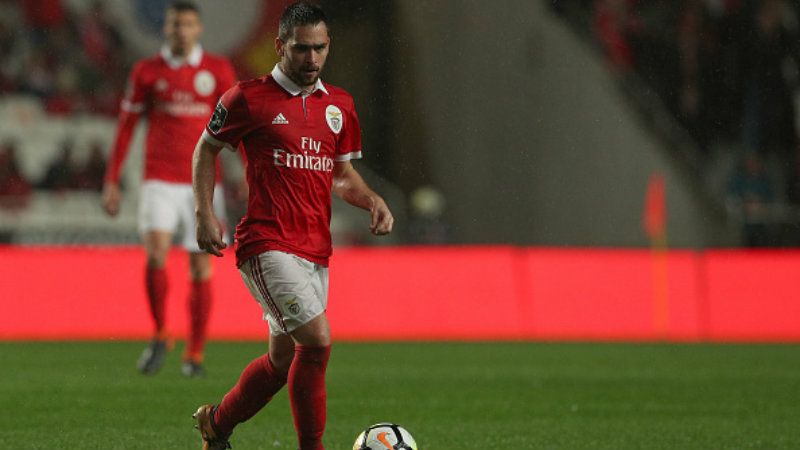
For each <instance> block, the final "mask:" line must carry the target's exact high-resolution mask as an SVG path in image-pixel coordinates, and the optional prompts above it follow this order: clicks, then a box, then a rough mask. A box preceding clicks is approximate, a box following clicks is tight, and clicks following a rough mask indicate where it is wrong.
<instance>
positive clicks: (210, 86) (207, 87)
mask: <svg viewBox="0 0 800 450" xmlns="http://www.w3.org/2000/svg"><path fill="white" fill-rule="evenodd" d="M216 87H217V80H216V79H215V78H214V75H212V74H211V72H209V71H207V70H201V71H199V72H197V74H195V76H194V90H195V92H197V93H198V94H200V95H202V96H207V95H211V94H212V93H213V92H214V89H215V88H216Z"/></svg>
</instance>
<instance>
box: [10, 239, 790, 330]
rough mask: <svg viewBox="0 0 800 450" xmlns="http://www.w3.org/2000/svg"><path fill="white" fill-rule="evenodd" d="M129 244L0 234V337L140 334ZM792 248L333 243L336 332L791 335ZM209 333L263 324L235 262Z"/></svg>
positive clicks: (175, 256)
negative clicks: (23, 242)
mask: <svg viewBox="0 0 800 450" xmlns="http://www.w3.org/2000/svg"><path fill="white" fill-rule="evenodd" d="M143 263H144V255H143V253H142V250H141V249H139V248H138V247H114V248H97V247H91V248H82V247H74V248H70V247H66V248H64V247H62V248H20V247H0V307H2V311H3V313H2V314H0V339H66V338H69V339H107V338H115V339H130V338H136V339H139V338H146V337H148V336H149V334H150V332H151V329H150V326H149V319H148V312H147V305H146V301H145V299H144V288H143V278H144V272H143ZM798 269H800V252H797V251H733V250H730V251H729V250H720V251H706V252H692V251H680V250H675V251H670V252H668V253H660V254H656V253H652V252H650V251H648V250H618V249H615V250H608V249H542V248H515V247H458V248H456V247H452V248H442V247H427V248H423V247H419V248H378V249H374V248H371V249H366V248H347V249H345V248H340V249H337V250H336V252H335V254H334V258H333V262H332V265H331V294H330V304H329V306H330V308H329V311H328V312H329V317H330V319H331V323H332V326H333V330H334V335H335V337H336V338H337V339H353V340H355V339H380V340H385V339H571V340H572V339H589V340H619V339H625V340H661V339H666V340H681V341H683V340H689V341H697V340H748V341H798V340H800V302H799V301H798V294H797V292H798V286H797V285H798V282H797V281H796V280H797V279H798V277H797V273H798V272H800V270H798ZM215 272H216V275H215V280H214V295H215V299H216V303H215V305H214V312H213V314H212V319H211V325H210V327H211V330H210V334H211V337H212V338H223V339H262V338H264V337H265V336H266V333H267V329H266V325H264V324H263V322H262V321H261V318H260V315H261V310H260V308H259V306H258V305H257V303H256V302H255V301H254V300H252V298H251V297H250V295H249V293H248V292H247V290H246V288H245V287H244V284H243V283H242V281H241V279H240V278H239V274H238V272H237V271H236V268H235V267H234V264H233V257H232V255H230V254H228V255H226V257H225V258H223V259H221V260H218V261H217V262H216V264H215ZM169 276H170V279H169V280H170V291H169V303H168V318H167V320H168V323H169V325H170V328H171V329H172V330H173V332H174V334H175V335H176V336H178V337H182V336H184V335H185V332H186V322H187V321H186V313H185V309H186V302H185V299H186V296H187V288H188V285H187V280H188V274H187V259H186V256H185V254H183V252H180V251H175V252H173V253H172V254H171V255H170V261H169Z"/></svg>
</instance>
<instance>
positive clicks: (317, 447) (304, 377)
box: [288, 313, 331, 450]
mask: <svg viewBox="0 0 800 450" xmlns="http://www.w3.org/2000/svg"><path fill="white" fill-rule="evenodd" d="M292 338H293V339H294V341H295V343H296V346H295V355H294V360H293V362H292V366H291V368H290V369H289V379H288V383H289V400H290V401H291V404H292V417H293V418H294V427H295V430H296V431H297V438H298V441H299V442H300V450H321V449H323V448H324V447H323V446H322V435H323V433H324V432H325V422H326V415H327V413H326V410H327V407H326V403H327V393H326V391H325V372H326V369H327V367H328V358H329V357H330V353H331V332H330V326H329V325H328V319H327V317H326V316H325V313H322V314H320V315H318V316H317V317H315V318H314V319H313V320H311V321H310V322H308V323H306V324H305V325H302V326H300V327H298V328H297V329H295V330H294V331H292Z"/></svg>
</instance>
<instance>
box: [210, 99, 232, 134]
mask: <svg viewBox="0 0 800 450" xmlns="http://www.w3.org/2000/svg"><path fill="white" fill-rule="evenodd" d="M227 118H228V110H227V109H225V107H224V106H222V102H219V103H217V107H216V108H214V114H212V115H211V120H210V121H209V122H208V129H209V130H211V132H212V133H214V134H217V133H219V130H221V129H222V127H224V126H225V119H227Z"/></svg>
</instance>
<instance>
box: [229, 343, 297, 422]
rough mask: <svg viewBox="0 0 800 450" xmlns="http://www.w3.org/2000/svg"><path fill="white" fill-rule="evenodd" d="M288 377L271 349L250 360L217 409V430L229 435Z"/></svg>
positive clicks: (261, 406) (279, 387)
mask: <svg viewBox="0 0 800 450" xmlns="http://www.w3.org/2000/svg"><path fill="white" fill-rule="evenodd" d="M286 377H287V374H286V373H284V372H280V371H279V370H278V369H276V368H275V367H274V366H273V365H272V361H270V360H269V353H267V354H266V355H263V356H260V357H258V358H256V359H254V360H253V361H251V362H250V364H248V365H247V367H245V369H244V371H243V372H242V376H241V377H239V381H238V382H237V383H236V386H234V387H233V389H231V390H230V391H229V392H228V393H227V394H225V398H223V399H222V402H221V403H220V404H219V406H218V407H217V409H216V412H215V413H214V425H216V429H217V431H219V432H220V433H221V434H223V435H225V436H227V435H229V434H231V433H232V432H233V427H235V426H236V425H238V424H240V423H242V422H244V421H246V420H247V419H249V418H251V417H253V416H254V415H255V414H256V413H257V412H259V411H260V410H261V408H263V407H264V406H265V405H266V404H267V403H269V401H270V400H272V396H273V395H275V394H276V393H277V392H278V391H280V390H281V388H282V387H283V386H284V385H285V384H286Z"/></svg>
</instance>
